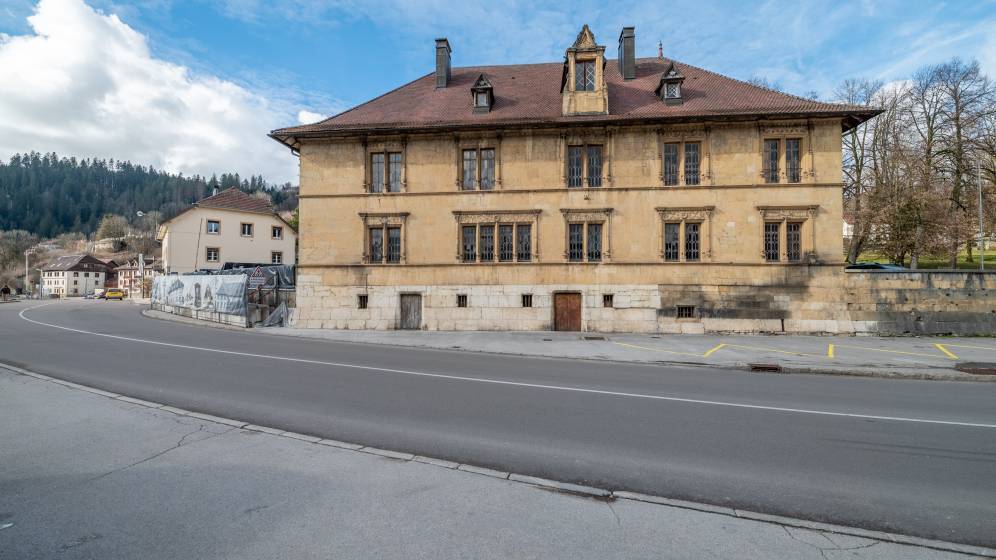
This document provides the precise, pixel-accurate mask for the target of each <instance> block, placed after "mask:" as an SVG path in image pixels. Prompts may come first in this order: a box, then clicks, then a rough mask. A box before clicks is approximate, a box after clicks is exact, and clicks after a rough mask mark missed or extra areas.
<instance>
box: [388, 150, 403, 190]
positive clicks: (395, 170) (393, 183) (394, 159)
mask: <svg viewBox="0 0 996 560" xmlns="http://www.w3.org/2000/svg"><path fill="white" fill-rule="evenodd" d="M388 156H389V157H388V163H390V165H389V166H388V167H389V170H390V173H389V176H390V181H388V184H387V190H388V192H401V154H388Z"/></svg>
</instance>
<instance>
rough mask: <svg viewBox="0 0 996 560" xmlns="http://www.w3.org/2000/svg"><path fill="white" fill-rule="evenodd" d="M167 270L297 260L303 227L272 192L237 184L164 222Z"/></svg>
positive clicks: (160, 236) (161, 230)
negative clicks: (277, 206)
mask: <svg viewBox="0 0 996 560" xmlns="http://www.w3.org/2000/svg"><path fill="white" fill-rule="evenodd" d="M156 238H157V239H159V241H161V242H162V264H163V272H164V273H165V274H183V273H187V272H193V271H195V270H205V269H220V268H223V267H224V265H225V263H240V264H245V265H270V264H287V265H293V264H295V254H294V250H295V245H296V242H297V232H296V231H294V228H293V227H291V225H290V224H289V223H287V222H286V221H285V220H284V219H283V218H281V217H280V216H279V215H278V214H277V213H276V212H275V211H274V209H273V206H272V204H271V203H270V201H269V199H267V198H260V197H257V196H253V195H251V194H246V193H244V192H242V191H240V190H239V189H237V188H235V187H232V188H230V189H227V190H224V191H222V192H220V193H217V194H215V195H213V196H209V197H207V198H204V199H202V200H200V201H198V202H196V203H194V204H193V205H192V206H191V207H190V208H188V209H186V210H184V211H183V212H180V213H179V214H177V215H176V216H174V217H172V218H170V219H169V220H167V221H166V222H164V223H163V224H162V225H161V226H160V227H159V231H158V233H157V235H156Z"/></svg>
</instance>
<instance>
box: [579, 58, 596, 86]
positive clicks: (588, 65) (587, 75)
mask: <svg viewBox="0 0 996 560" xmlns="http://www.w3.org/2000/svg"><path fill="white" fill-rule="evenodd" d="M574 91H595V61H594V60H579V61H577V62H576V63H574Z"/></svg>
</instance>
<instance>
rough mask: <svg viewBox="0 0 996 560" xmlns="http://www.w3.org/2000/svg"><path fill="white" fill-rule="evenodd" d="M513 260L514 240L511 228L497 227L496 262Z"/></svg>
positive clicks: (508, 226) (507, 226) (506, 226)
mask: <svg viewBox="0 0 996 560" xmlns="http://www.w3.org/2000/svg"><path fill="white" fill-rule="evenodd" d="M514 259H515V240H514V239H513V238H512V226H511V225H500V226H498V260H500V261H502V262H510V261H512V260H514Z"/></svg>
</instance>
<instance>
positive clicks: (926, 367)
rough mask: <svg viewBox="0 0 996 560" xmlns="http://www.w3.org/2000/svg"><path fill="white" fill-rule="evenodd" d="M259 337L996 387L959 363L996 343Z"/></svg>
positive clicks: (276, 331)
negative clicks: (757, 366) (764, 368)
mask: <svg viewBox="0 0 996 560" xmlns="http://www.w3.org/2000/svg"><path fill="white" fill-rule="evenodd" d="M162 315H166V314H156V315H155V316H156V317H159V318H163V317H162ZM168 318H173V316H168ZM253 332H256V333H266V334H273V335H279V336H298V337H306V338H317V339H323V340H331V341H338V342H359V343H369V344H391V345H397V346H409V347H420V348H435V349H444V350H450V349H452V350H465V351H475V352H493V353H499V354H516V355H524V356H545V357H556V358H581V359H593V360H610V361H622V362H643V363H675V364H699V365H708V366H714V367H729V368H748V367H749V365H750V364H764V365H776V366H779V367H780V368H782V370H783V371H788V372H800V373H836V374H848V375H863V376H874V377H898V378H909V379H941V380H952V381H955V380H956V381H996V375H978V374H971V373H964V372H961V371H958V370H957V369H955V367H956V366H957V365H958V364H961V363H966V362H973V363H993V364H994V365H993V367H994V368H996V340H993V339H988V338H938V337H933V338H931V337H866V336H862V337H853V336H799V335H663V334H662V335H649V334H627V333H562V332H498V331H495V332H481V331H456V332H443V331H348V330H325V329H321V330H318V329H298V328H287V327H285V328H267V329H253Z"/></svg>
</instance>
